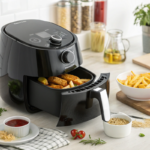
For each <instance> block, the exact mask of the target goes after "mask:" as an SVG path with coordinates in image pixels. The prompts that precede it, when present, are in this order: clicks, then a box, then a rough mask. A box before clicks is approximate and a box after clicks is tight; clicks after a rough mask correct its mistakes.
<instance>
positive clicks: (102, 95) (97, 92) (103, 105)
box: [91, 88, 110, 122]
mask: <svg viewBox="0 0 150 150" xmlns="http://www.w3.org/2000/svg"><path fill="white" fill-rule="evenodd" d="M91 98H96V99H97V100H98V101H99V104H100V110H101V115H102V119H103V121H106V122H107V121H109V120H110V109H109V101H108V96H107V92H106V90H105V89H102V88H96V89H94V90H92V91H91Z"/></svg>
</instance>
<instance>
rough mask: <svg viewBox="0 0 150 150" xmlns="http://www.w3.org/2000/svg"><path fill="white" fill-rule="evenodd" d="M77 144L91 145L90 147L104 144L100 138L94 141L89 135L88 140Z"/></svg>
mask: <svg viewBox="0 0 150 150" xmlns="http://www.w3.org/2000/svg"><path fill="white" fill-rule="evenodd" d="M79 143H83V144H85V145H86V144H91V145H95V146H96V145H98V144H105V143H106V142H105V141H103V140H101V139H100V138H99V139H95V140H92V139H91V136H90V135H89V140H81V141H80V142H79Z"/></svg>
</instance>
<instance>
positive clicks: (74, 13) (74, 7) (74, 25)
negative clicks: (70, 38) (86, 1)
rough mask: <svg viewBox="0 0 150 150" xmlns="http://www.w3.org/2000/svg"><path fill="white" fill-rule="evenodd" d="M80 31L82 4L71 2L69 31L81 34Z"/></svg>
mask: <svg viewBox="0 0 150 150" xmlns="http://www.w3.org/2000/svg"><path fill="white" fill-rule="evenodd" d="M81 30H82V2H81V1H80V0H71V31H72V32H73V33H76V34H78V33H81Z"/></svg>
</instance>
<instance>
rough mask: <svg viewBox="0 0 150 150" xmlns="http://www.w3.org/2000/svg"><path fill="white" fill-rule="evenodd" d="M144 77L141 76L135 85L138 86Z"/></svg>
mask: <svg viewBox="0 0 150 150" xmlns="http://www.w3.org/2000/svg"><path fill="white" fill-rule="evenodd" d="M143 79H144V77H141V78H140V79H139V80H138V81H137V82H136V84H135V85H134V86H133V87H134V88H136V87H137V86H138V85H139V84H140V83H141V82H142V80H143Z"/></svg>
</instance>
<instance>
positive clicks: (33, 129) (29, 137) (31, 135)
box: [0, 123, 39, 145]
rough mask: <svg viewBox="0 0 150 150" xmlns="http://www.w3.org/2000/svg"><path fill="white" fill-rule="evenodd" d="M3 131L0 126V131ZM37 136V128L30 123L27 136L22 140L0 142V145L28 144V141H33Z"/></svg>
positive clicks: (2, 127)
mask: <svg viewBox="0 0 150 150" xmlns="http://www.w3.org/2000/svg"><path fill="white" fill-rule="evenodd" d="M2 130H4V125H3V124H0V131H2ZM38 134H39V128H38V127H37V126H36V125H35V124H33V123H30V131H29V134H28V135H27V136H25V137H23V138H18V139H16V140H14V141H4V140H0V145H18V144H22V143H25V142H28V141H30V140H33V139H34V138H35V137H36V136H37V135H38Z"/></svg>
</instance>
